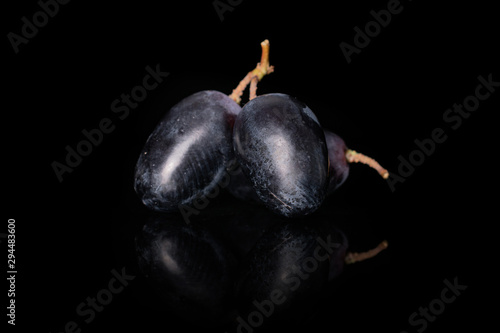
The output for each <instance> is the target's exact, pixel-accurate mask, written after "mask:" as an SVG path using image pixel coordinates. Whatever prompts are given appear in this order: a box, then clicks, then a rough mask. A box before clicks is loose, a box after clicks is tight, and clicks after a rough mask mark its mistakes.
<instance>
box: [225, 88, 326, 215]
mask: <svg viewBox="0 0 500 333" xmlns="http://www.w3.org/2000/svg"><path fill="white" fill-rule="evenodd" d="M233 140H234V142H233V144H234V150H235V153H236V157H237V160H238V163H239V164H240V165H241V167H242V169H243V172H244V173H245V175H246V176H247V177H248V178H249V179H250V181H251V182H252V185H253V188H254V189H255V192H256V193H257V196H258V197H259V199H260V200H261V201H262V202H263V203H264V204H265V205H266V206H267V207H268V208H269V209H271V210H272V211H274V212H276V213H278V214H280V215H283V216H287V217H297V216H303V215H307V214H310V213H312V212H314V211H315V210H317V209H318V208H319V206H320V205H321V203H322V202H323V200H324V198H325V196H326V192H327V187H328V182H329V178H328V151H327V146H326V142H325V135H324V133H323V130H322V128H321V126H320V124H319V121H318V119H317V118H316V116H315V115H314V113H313V112H312V111H311V109H309V108H308V107H307V106H306V105H305V104H303V103H302V102H300V101H298V100H297V99H295V98H292V97H290V96H288V95H284V94H267V95H261V96H259V97H257V98H254V99H252V100H251V101H249V102H248V103H247V104H246V105H245V106H244V107H243V109H242V110H241V112H240V114H239V115H238V117H237V118H236V122H235V125H234V131H233Z"/></svg>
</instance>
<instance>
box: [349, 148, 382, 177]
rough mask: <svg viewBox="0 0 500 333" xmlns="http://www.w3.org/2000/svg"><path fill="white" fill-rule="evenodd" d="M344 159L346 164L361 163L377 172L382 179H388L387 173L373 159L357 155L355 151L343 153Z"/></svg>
mask: <svg viewBox="0 0 500 333" xmlns="http://www.w3.org/2000/svg"><path fill="white" fill-rule="evenodd" d="M345 158H346V160H347V162H349V163H358V162H359V163H363V164H366V165H368V166H370V167H372V168H373V169H375V170H377V172H378V173H379V174H380V175H381V176H382V178H384V179H387V178H389V172H388V171H387V170H386V169H384V168H382V166H381V165H380V164H378V162H377V161H375V160H374V159H373V158H371V157H368V156H366V155H363V154H361V153H358V152H357V151H355V150H351V149H347V151H346V153H345Z"/></svg>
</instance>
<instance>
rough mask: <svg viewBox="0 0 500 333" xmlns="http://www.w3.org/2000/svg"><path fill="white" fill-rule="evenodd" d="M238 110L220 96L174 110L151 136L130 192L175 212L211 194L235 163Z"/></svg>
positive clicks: (192, 99)
mask: <svg viewBox="0 0 500 333" xmlns="http://www.w3.org/2000/svg"><path fill="white" fill-rule="evenodd" d="M240 110H241V108H240V106H239V105H238V104H236V102H234V101H233V100H232V99H230V98H229V97H228V96H227V95H224V94H223V93H221V92H218V91H201V92H198V93H195V94H193V95H191V96H188V97H186V98H184V99H183V100H182V101H180V102H179V103H178V104H176V105H175V106H173V107H172V108H171V109H170V110H169V111H168V112H167V114H166V115H165V116H164V118H163V119H162V120H161V122H160V123H159V124H158V125H157V126H156V128H155V130H154V131H153V133H152V134H151V135H150V136H149V138H148V140H147V142H146V144H145V146H144V148H143V150H142V152H141V154H140V156H139V159H138V161H137V164H136V169H135V184H134V188H135V191H136V192H137V194H138V195H139V197H140V199H141V200H142V202H143V203H144V205H146V207H148V208H150V209H153V210H155V211H166V212H168V211H175V210H177V209H178V207H179V205H188V204H189V203H190V202H192V201H193V200H194V199H196V198H199V197H201V196H203V195H206V194H207V193H210V191H211V190H212V189H214V188H215V187H216V186H218V185H217V183H218V182H220V181H221V180H222V179H223V177H224V176H225V175H226V172H227V169H228V168H229V167H230V165H231V163H233V162H234V160H235V158H234V152H233V144H232V128H233V125H234V121H235V118H236V115H237V114H238V113H239V112H240Z"/></svg>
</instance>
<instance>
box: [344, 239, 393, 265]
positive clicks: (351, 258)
mask: <svg viewBox="0 0 500 333" xmlns="http://www.w3.org/2000/svg"><path fill="white" fill-rule="evenodd" d="M387 246H389V244H388V243H387V241H386V240H384V241H383V242H382V243H380V244H379V245H378V246H377V247H376V248H374V249H371V250H368V251H366V252H361V253H357V252H349V253H347V254H346V256H345V258H344V261H345V263H346V264H354V263H355V262H359V261H363V260H366V259H370V258H373V257H375V256H376V255H377V254H379V253H380V251H382V250H384V249H386V248H387Z"/></svg>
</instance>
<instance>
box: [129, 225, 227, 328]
mask: <svg viewBox="0 0 500 333" xmlns="http://www.w3.org/2000/svg"><path fill="white" fill-rule="evenodd" d="M136 250H137V255H138V261H139V266H140V268H141V270H142V273H143V275H144V276H145V277H146V279H147V281H148V282H149V283H150V284H151V286H152V293H153V295H151V296H153V297H154V298H156V299H158V301H159V302H158V304H161V305H165V308H166V311H174V312H175V313H177V314H178V315H180V316H182V317H184V318H186V319H189V320H200V321H201V323H200V324H201V325H207V324H218V323H223V322H226V321H229V320H230V319H231V316H232V315H234V311H232V305H233V302H234V301H233V299H234V297H233V282H234V274H235V270H236V261H235V259H234V257H233V256H232V254H231V253H230V252H229V251H228V250H226V248H225V247H224V245H223V244H221V242H220V240H219V239H218V238H217V237H215V236H214V235H213V234H212V232H210V231H209V230H208V229H206V228H205V227H203V226H202V225H198V224H195V223H193V224H190V225H187V224H185V223H184V222H183V221H182V220H181V219H177V218H172V217H165V216H156V217H153V218H151V219H150V221H149V222H148V223H147V224H146V225H145V226H144V228H143V230H142V232H141V233H140V234H139V235H138V236H137V238H136Z"/></svg>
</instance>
